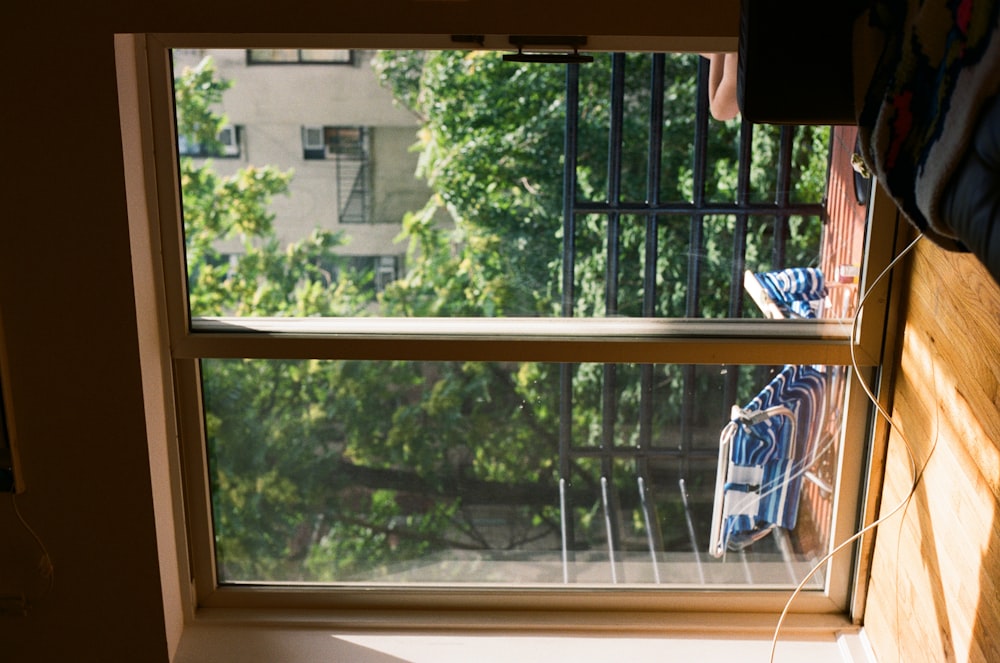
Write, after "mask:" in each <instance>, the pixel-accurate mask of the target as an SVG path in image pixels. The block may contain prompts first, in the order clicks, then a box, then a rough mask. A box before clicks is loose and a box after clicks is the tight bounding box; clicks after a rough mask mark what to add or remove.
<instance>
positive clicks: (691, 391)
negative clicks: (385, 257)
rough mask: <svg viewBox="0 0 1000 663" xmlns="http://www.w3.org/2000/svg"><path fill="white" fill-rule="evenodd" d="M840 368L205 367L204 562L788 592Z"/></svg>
mask: <svg viewBox="0 0 1000 663" xmlns="http://www.w3.org/2000/svg"><path fill="white" fill-rule="evenodd" d="M845 374H846V371H845V370H844V369H843V368H841V367H797V366H790V367H780V366H779V367H767V366H726V367H722V366H662V365H598V364H578V365H559V364H516V363H460V362H455V363H431V362H422V363H421V362H360V361H291V360H281V361H278V360H219V359H206V360H203V361H202V376H203V387H204V389H203V391H204V400H205V424H206V428H207V438H208V458H209V483H210V486H211V491H212V511H213V516H214V527H215V544H216V555H217V564H218V572H219V575H220V578H221V580H222V581H223V582H225V583H241V582H250V583H261V582H263V583H267V582H310V583H312V582H318V583H325V582H331V583H332V582H337V583H340V582H387V583H395V584H413V583H434V582H451V583H487V584H497V585H526V584H535V583H541V584H552V585H561V584H563V583H573V584H610V583H625V584H630V583H631V584H649V583H660V584H663V585H666V586H699V587H700V586H708V587H713V588H725V587H734V588H740V587H746V586H767V587H774V586H780V587H790V586H794V585H795V584H796V583H797V582H798V581H799V580H800V579H801V578H802V577H804V574H805V573H806V572H807V571H808V570H809V569H810V568H811V565H812V564H813V563H814V562H815V561H816V560H818V559H819V558H820V557H822V555H823V554H824V553H825V551H826V550H827V548H828V546H829V536H830V527H831V511H832V509H831V504H832V502H831V500H832V499H833V495H832V487H833V486H835V485H836V477H835V476H834V472H835V468H836V466H837V456H838V453H839V449H838V444H839V442H838V441H839V437H840V436H839V431H840V427H841V420H842V410H843V384H844V376H845ZM755 399H756V400H755ZM732 405H739V406H740V407H744V408H747V409H748V412H747V417H746V418H745V419H743V420H740V421H743V423H742V424H730V420H731V419H733V417H734V416H736V415H735V414H734V413H732V412H731V411H730V410H731V406H732ZM784 407H787V408H788V412H787V413H785V412H784V410H783V408H784ZM773 408H777V409H779V410H782V412H771V409H773ZM761 412H766V413H767V414H769V415H773V416H770V417H761V419H760V420H759V421H758V420H757V419H756V418H752V417H750V415H751V414H753V413H757V414H759V413H761ZM743 429H745V430H743ZM741 431H742V432H741ZM723 442H726V443H727V444H729V446H727V447H722V446H721V444H722V443H723ZM720 448H721V449H723V450H724V451H723V457H724V462H723V463H722V464H721V465H720V458H719V457H720ZM730 461H732V462H730ZM758 464H759V466H760V469H755V468H756V466H757V465H758ZM730 465H732V467H730ZM720 467H722V468H724V472H725V473H726V477H725V478H724V479H723V480H721V481H720V479H719V474H718V472H719V469H720ZM717 501H718V502H719V504H720V505H721V506H720V507H718V508H717V507H716V502H717ZM723 508H724V509H725V511H723V510H722V509H723ZM717 511H718V515H717V514H716V512H717ZM768 514H770V515H768ZM767 518H772V519H773V521H775V522H781V523H782V524H783V527H779V528H777V529H772V528H771V527H770V525H769V524H767V523H769V522H772V521H768V520H766V519H767ZM720 519H721V520H720ZM715 520H720V522H721V523H722V526H721V527H722V529H719V528H718V527H715V530H716V532H722V534H721V535H720V534H718V533H717V534H716V535H715V537H714V538H715V539H717V540H719V541H721V542H722V546H723V547H726V546H727V545H728V547H729V548H730V550H728V551H725V552H724V553H723V551H722V550H721V549H718V548H717V549H715V550H711V549H710V545H711V543H712V541H713V534H712V531H713V527H714V525H713V522H714V521H715ZM822 576H823V573H820V574H818V575H817V577H816V580H815V582H814V585H811V587H817V588H818V587H821V586H822V584H823V580H822Z"/></svg>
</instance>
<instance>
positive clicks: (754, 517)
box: [709, 366, 826, 557]
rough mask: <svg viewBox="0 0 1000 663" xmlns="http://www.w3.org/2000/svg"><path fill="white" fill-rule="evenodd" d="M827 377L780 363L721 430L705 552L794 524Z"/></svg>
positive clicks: (714, 552) (818, 427) (732, 547)
mask: <svg viewBox="0 0 1000 663" xmlns="http://www.w3.org/2000/svg"><path fill="white" fill-rule="evenodd" d="M825 391H826V377H825V375H824V374H823V373H822V372H821V371H820V370H819V369H816V368H814V367H812V366H785V367H784V368H783V369H782V370H781V372H779V373H778V374H777V375H776V376H775V377H774V379H772V380H771V382H770V383H769V384H768V385H767V386H766V387H765V388H764V389H763V390H762V391H761V392H760V393H759V394H758V395H757V396H756V397H755V398H754V399H753V400H751V401H750V402H749V403H748V404H747V405H746V407H744V408H743V409H739V408H734V411H733V417H732V420H731V421H730V422H729V423H728V424H727V425H726V427H725V428H724V429H723V431H722V435H721V437H720V444H719V469H718V474H717V475H716V489H715V504H714V506H713V511H712V531H711V536H710V543H709V552H710V553H711V554H712V555H713V556H714V557H721V556H722V555H723V554H724V553H725V551H726V550H727V549H728V550H742V549H744V548H746V547H747V546H749V545H751V544H752V543H754V542H756V541H759V540H760V539H762V538H764V537H766V536H767V535H768V534H770V533H771V532H772V531H773V530H774V528H776V527H782V528H785V529H787V530H790V529H793V528H794V527H795V522H796V518H797V516H798V508H799V493H800V491H801V489H802V480H803V477H804V475H805V473H806V470H808V469H809V467H810V466H811V465H812V464H813V462H814V460H815V457H816V453H817V448H818V441H819V438H820V436H821V433H822V431H823V417H824V415H825Z"/></svg>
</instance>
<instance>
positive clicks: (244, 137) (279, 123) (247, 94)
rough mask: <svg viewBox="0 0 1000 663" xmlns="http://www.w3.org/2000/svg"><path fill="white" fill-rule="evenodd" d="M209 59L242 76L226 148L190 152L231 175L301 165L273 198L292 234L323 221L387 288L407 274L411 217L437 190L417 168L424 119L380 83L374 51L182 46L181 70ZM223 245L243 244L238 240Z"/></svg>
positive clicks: (283, 227)
mask: <svg viewBox="0 0 1000 663" xmlns="http://www.w3.org/2000/svg"><path fill="white" fill-rule="evenodd" d="M206 57H210V58H211V59H212V61H213V62H214V65H215V67H216V69H217V71H218V74H219V76H220V77H222V78H224V79H228V80H230V81H232V83H233V84H232V86H231V87H230V88H229V89H228V90H227V91H226V92H225V93H224V95H223V101H222V106H221V108H219V109H218V110H219V111H221V112H222V113H224V114H225V116H226V118H227V120H228V124H227V126H226V127H225V128H224V129H223V131H222V132H221V134H220V140H221V142H222V143H223V144H224V149H223V153H222V154H214V155H207V154H205V153H204V152H203V151H201V150H200V149H199V147H198V146H196V145H195V146H192V145H187V144H186V143H185V141H183V140H182V141H181V145H180V151H181V153H182V154H186V155H188V156H192V157H195V158H205V157H210V158H211V159H212V162H213V164H214V167H215V169H216V170H217V171H218V172H219V173H220V174H225V175H228V174H232V173H234V172H236V171H237V170H238V169H240V168H243V167H246V166H247V165H251V164H253V165H258V166H262V165H274V166H277V167H280V168H282V169H283V170H288V169H291V170H292V171H293V172H294V175H293V177H292V181H291V185H290V192H289V195H288V196H279V197H277V198H276V199H275V200H274V201H273V204H272V206H271V210H272V211H273V212H274V213H275V228H276V230H277V233H278V236H279V238H280V239H281V240H282V241H283V242H291V241H295V240H297V239H301V238H304V237H307V236H308V235H309V234H310V233H311V232H312V231H313V229H315V228H317V227H319V228H323V229H326V230H333V231H337V232H342V233H343V234H344V236H345V237H346V239H347V241H346V244H345V245H344V246H342V247H340V248H339V249H338V253H340V254H342V255H346V256H351V258H352V261H351V262H352V266H353V267H355V268H357V269H365V270H367V269H372V270H373V272H374V274H375V283H376V288H377V289H379V290H380V289H381V288H382V287H383V286H384V285H385V284H386V283H388V282H389V281H391V280H393V279H394V278H396V277H397V276H399V275H400V273H401V270H402V269H403V264H402V263H403V254H404V253H405V251H406V246H405V244H403V243H400V242H397V241H396V238H397V236H398V235H399V232H400V229H401V223H402V219H403V216H404V214H406V212H408V211H413V210H419V209H421V208H422V207H423V206H424V205H425V204H426V202H427V200H428V197H429V196H430V189H429V188H428V187H427V185H426V183H425V182H424V181H423V180H422V179H419V178H417V176H416V174H415V172H416V167H417V154H416V153H415V152H414V151H412V149H411V147H412V146H413V145H414V144H415V143H416V141H417V130H418V128H419V123H418V121H417V119H416V117H414V115H413V114H412V113H410V112H409V111H407V110H406V109H405V108H403V107H402V106H400V105H398V104H396V103H394V101H393V98H392V94H391V93H390V92H389V90H388V89H386V88H385V87H383V86H381V85H380V84H379V81H378V77H377V74H376V73H375V72H374V71H373V69H372V66H371V57H372V52H371V51H360V50H297V49H254V50H247V49H187V50H178V51H175V52H174V64H175V68H176V71H177V72H180V71H181V70H182V69H183V68H184V67H194V66H197V65H198V64H199V63H200V62H201V61H202V60H203V59H204V58H206ZM221 248H222V250H223V251H224V252H226V251H229V252H232V253H236V252H238V251H239V250H240V249H239V244H238V242H235V241H231V242H229V243H228V245H223V246H222V247H221Z"/></svg>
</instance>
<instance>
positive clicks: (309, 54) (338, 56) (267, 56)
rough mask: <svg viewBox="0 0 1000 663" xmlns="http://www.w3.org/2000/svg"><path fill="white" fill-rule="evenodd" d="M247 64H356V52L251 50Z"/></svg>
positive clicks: (308, 49) (290, 49)
mask: <svg viewBox="0 0 1000 663" xmlns="http://www.w3.org/2000/svg"><path fill="white" fill-rule="evenodd" d="M247 64H248V65H255V64H348V65H350V64H354V51H352V50H349V49H329V48H326V49H324V48H299V49H295V48H249V49H247Z"/></svg>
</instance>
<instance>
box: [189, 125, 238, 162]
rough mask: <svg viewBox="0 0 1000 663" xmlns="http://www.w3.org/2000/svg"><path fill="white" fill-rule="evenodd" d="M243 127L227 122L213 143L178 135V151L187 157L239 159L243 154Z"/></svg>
mask: <svg viewBox="0 0 1000 663" xmlns="http://www.w3.org/2000/svg"><path fill="white" fill-rule="evenodd" d="M242 144H243V128H242V127H240V126H237V125H233V124H227V125H225V126H223V127H222V129H220V130H219V133H218V134H217V135H216V137H215V141H214V142H212V143H207V144H205V143H199V142H197V141H195V140H192V139H189V138H188V137H186V136H183V135H182V136H178V137H177V152H178V154H179V155H180V156H185V157H199V158H206V157H215V158H219V157H223V158H230V159H238V158H240V156H242Z"/></svg>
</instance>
